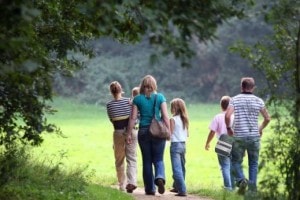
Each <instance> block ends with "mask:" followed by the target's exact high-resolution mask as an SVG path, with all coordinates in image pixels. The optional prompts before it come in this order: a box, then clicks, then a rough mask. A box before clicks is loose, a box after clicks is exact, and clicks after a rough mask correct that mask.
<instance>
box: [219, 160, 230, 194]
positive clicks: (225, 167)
mask: <svg viewBox="0 0 300 200" xmlns="http://www.w3.org/2000/svg"><path fill="white" fill-rule="evenodd" d="M217 155H218V161H219V165H220V168H221V172H222V176H223V183H224V188H225V189H226V190H232V189H233V188H234V177H233V175H232V172H231V168H232V166H231V158H230V157H227V156H222V155H219V154H217Z"/></svg>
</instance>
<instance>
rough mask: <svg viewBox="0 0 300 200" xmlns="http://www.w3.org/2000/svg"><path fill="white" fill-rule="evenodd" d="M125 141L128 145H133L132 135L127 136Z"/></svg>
mask: <svg viewBox="0 0 300 200" xmlns="http://www.w3.org/2000/svg"><path fill="white" fill-rule="evenodd" d="M125 140H126V143H127V144H131V143H132V138H131V134H127V135H126V138H125Z"/></svg>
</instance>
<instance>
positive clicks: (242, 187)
mask: <svg viewBox="0 0 300 200" xmlns="http://www.w3.org/2000/svg"><path fill="white" fill-rule="evenodd" d="M247 185H248V180H247V179H243V180H241V181H240V182H239V184H238V187H239V189H238V194H240V195H244V194H245V192H246V188H247Z"/></svg>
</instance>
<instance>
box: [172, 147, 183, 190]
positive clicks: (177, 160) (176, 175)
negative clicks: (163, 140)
mask: <svg viewBox="0 0 300 200" xmlns="http://www.w3.org/2000/svg"><path fill="white" fill-rule="evenodd" d="M170 155H171V163H172V171H173V179H174V184H173V186H174V188H175V189H177V190H178V193H180V194H185V193H186V185H185V181H184V179H185V142H171V147H170Z"/></svg>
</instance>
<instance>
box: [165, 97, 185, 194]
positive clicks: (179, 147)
mask: <svg viewBox="0 0 300 200" xmlns="http://www.w3.org/2000/svg"><path fill="white" fill-rule="evenodd" d="M170 104H171V113H172V115H173V116H172V118H171V119H170V128H171V146H170V156H171V164H172V171H173V179H174V182H173V189H171V192H176V193H177V194H176V195H175V196H186V195H187V194H186V193H187V192H186V184H185V172H186V170H185V153H186V145H185V142H186V140H187V137H188V135H189V133H188V129H189V118H188V113H187V109H186V106H185V102H184V101H183V100H182V99H180V98H175V99H173V100H172V101H171V102H170Z"/></svg>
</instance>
